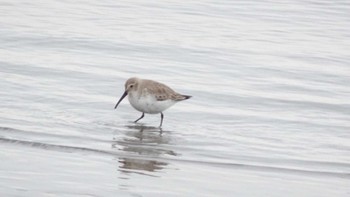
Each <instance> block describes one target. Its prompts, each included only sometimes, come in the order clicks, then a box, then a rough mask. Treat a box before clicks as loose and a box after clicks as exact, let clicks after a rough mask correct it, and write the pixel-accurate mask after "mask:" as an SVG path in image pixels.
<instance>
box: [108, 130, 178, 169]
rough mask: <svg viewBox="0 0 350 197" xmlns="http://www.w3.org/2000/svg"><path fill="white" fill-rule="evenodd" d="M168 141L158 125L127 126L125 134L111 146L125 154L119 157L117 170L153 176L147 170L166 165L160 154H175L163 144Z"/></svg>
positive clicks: (168, 138) (161, 167)
mask: <svg viewBox="0 0 350 197" xmlns="http://www.w3.org/2000/svg"><path fill="white" fill-rule="evenodd" d="M167 133H168V132H167ZM170 141H171V139H170V136H169V135H163V133H162V130H161V129H160V128H158V127H147V126H143V125H134V126H127V131H126V132H125V136H124V137H123V138H122V139H120V140H115V141H114V143H113V146H112V147H114V148H118V149H119V150H120V151H122V152H123V153H125V156H121V157H119V163H120V166H119V170H120V171H121V172H124V173H138V174H144V175H149V176H155V175H154V173H149V172H156V171H160V170H162V169H163V168H164V167H165V166H167V165H168V163H167V162H165V161H164V160H163V159H162V155H172V156H177V154H176V153H175V152H174V151H172V150H169V149H168V146H167V147H166V146H164V145H167V144H169V143H170Z"/></svg>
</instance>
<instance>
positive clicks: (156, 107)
mask: <svg viewBox="0 0 350 197" xmlns="http://www.w3.org/2000/svg"><path fill="white" fill-rule="evenodd" d="M128 99H129V102H130V104H131V106H133V107H134V108H135V109H136V110H138V111H140V112H144V113H148V114H158V113H160V112H162V111H164V110H166V109H168V108H169V107H171V106H172V105H174V104H175V103H176V101H173V100H164V101H157V100H156V98H155V97H154V96H152V95H151V94H147V95H144V96H142V97H139V96H138V95H135V94H132V93H131V94H128Z"/></svg>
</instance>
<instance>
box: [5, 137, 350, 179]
mask: <svg viewBox="0 0 350 197" xmlns="http://www.w3.org/2000/svg"><path fill="white" fill-rule="evenodd" d="M0 142H2V143H10V144H17V145H23V146H30V147H33V148H40V149H45V150H53V151H63V152H69V153H71V152H90V153H97V154H104V155H110V156H117V157H123V158H130V159H141V160H158V161H161V162H181V163H191V164H198V165H211V166H214V167H227V168H234V169H237V170H247V171H258V172H274V173H286V174H295V175H302V176H321V177H324V176H326V177H336V178H344V179H350V173H347V172H344V173H342V172H332V171H317V170H303V169H295V168H286V167H276V166H267V165H257V164H244V163H230V162H227V163H224V162H213V161H197V160H186V159H180V158H166V159H165V158H160V157H156V156H147V157H146V156H142V155H130V154H125V153H122V152H117V151H108V150H101V149H94V148H88V147H76V146H66V145H57V144H48V143H42V142H33V141H25V140H17V139H8V138H2V137H0Z"/></svg>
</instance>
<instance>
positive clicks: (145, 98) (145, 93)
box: [114, 77, 191, 127]
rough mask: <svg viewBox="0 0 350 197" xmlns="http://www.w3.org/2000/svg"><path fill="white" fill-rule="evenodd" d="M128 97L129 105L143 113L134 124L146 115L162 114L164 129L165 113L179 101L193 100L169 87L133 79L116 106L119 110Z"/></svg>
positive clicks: (128, 82)
mask: <svg viewBox="0 0 350 197" xmlns="http://www.w3.org/2000/svg"><path fill="white" fill-rule="evenodd" d="M126 96H128V99H129V103H130V104H131V106H133V107H134V108H135V109H136V110H138V111H140V112H142V115H141V117H140V118H138V119H136V120H135V121H134V122H135V123H136V122H137V121H139V120H141V119H142V118H143V117H144V116H145V113H147V114H158V113H160V118H161V120H160V125H159V127H162V124H163V118H164V114H163V111H164V110H166V109H168V108H169V107H171V106H172V105H174V104H175V103H177V102H179V101H183V100H186V99H189V98H191V96H188V95H182V94H179V93H177V92H175V91H174V90H172V89H171V88H169V87H168V86H167V85H165V84H162V83H159V82H157V81H153V80H149V79H139V78H136V77H132V78H130V79H128V80H127V81H126V82H125V91H124V94H123V95H122V97H120V99H119V101H118V102H117V104H116V105H115V107H114V109H117V107H118V105H119V103H120V102H121V101H122V100H123V99H124V98H125V97H126Z"/></svg>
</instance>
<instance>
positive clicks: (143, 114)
mask: <svg viewBox="0 0 350 197" xmlns="http://www.w3.org/2000/svg"><path fill="white" fill-rule="evenodd" d="M144 116H145V113H142V115H141V117H140V118H138V119H137V120H135V121H134V122H135V123H136V122H137V121H139V120H141V119H142V118H143V117H144Z"/></svg>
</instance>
